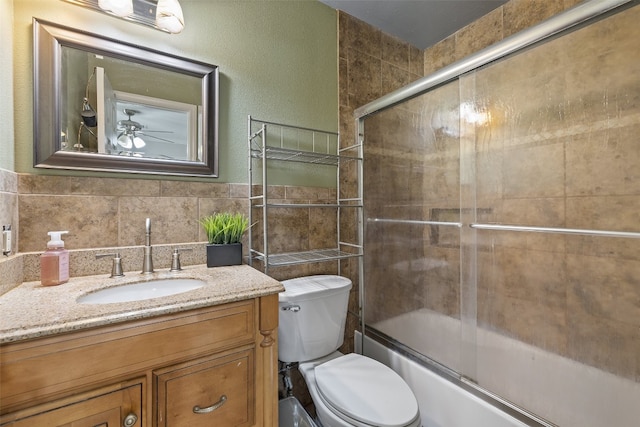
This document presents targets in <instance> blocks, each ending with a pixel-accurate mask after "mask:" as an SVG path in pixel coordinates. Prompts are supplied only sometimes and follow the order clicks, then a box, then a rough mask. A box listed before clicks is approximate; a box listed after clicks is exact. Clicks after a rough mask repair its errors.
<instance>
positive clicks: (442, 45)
mask: <svg viewBox="0 0 640 427" xmlns="http://www.w3.org/2000/svg"><path fill="white" fill-rule="evenodd" d="M457 59H458V58H457V57H456V38H455V36H453V35H452V36H450V37H447V38H446V39H444V40H442V41H440V42H438V43H436V44H435V45H433V46H432V47H430V48H428V49H426V50H425V51H424V75H425V76H428V75H429V74H431V73H433V72H436V71H438V70H439V69H441V68H443V67H445V66H447V65H449V64H451V63H453V62H455V61H456V60H457Z"/></svg>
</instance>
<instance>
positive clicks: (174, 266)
mask: <svg viewBox="0 0 640 427" xmlns="http://www.w3.org/2000/svg"><path fill="white" fill-rule="evenodd" d="M190 250H192V249H191V248H175V249H174V250H173V255H172V256H171V269H170V270H169V271H174V272H175V271H180V270H182V267H181V266H180V252H186V251H190Z"/></svg>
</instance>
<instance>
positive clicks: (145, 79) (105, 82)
mask: <svg viewBox="0 0 640 427" xmlns="http://www.w3.org/2000/svg"><path fill="white" fill-rule="evenodd" d="M61 65H62V76H64V77H65V78H66V82H64V83H65V84H64V85H63V87H64V90H63V93H62V97H61V100H62V104H63V105H67V106H68V108H67V111H66V112H65V114H63V115H61V118H60V120H61V124H60V127H61V129H62V131H61V138H60V149H61V150H64V151H71V152H73V151H82V152H88V153H101V154H110V155H117V156H134V157H147V158H154V159H171V160H190V161H202V158H201V155H202V151H201V150H198V141H199V140H200V139H201V134H202V133H201V132H200V131H199V129H200V126H199V124H200V123H202V120H201V119H200V116H201V114H202V105H201V96H200V92H199V89H200V86H199V83H200V81H199V79H198V78H196V77H193V76H186V75H182V74H179V73H174V72H171V71H167V70H162V69H157V68H153V67H149V66H146V65H143V64H135V63H128V62H126V61H122V60H118V59H115V58H111V57H106V56H104V55H97V54H94V53H90V52H84V51H82V50H79V49H74V48H70V47H63V48H62V64H61ZM82 69H84V70H86V71H85V74H86V76H81V75H80V73H79V71H80V70H82ZM83 77H84V78H83ZM76 129H77V131H76Z"/></svg>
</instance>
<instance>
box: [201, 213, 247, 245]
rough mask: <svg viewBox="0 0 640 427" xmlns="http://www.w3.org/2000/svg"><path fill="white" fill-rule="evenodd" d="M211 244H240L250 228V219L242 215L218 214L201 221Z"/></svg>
mask: <svg viewBox="0 0 640 427" xmlns="http://www.w3.org/2000/svg"><path fill="white" fill-rule="evenodd" d="M200 224H201V225H202V227H203V228H204V231H205V232H206V233H207V240H208V241H209V243H211V244H218V245H228V244H232V243H240V240H241V239H242V235H243V234H244V232H245V231H247V228H249V219H248V218H247V217H246V216H244V215H243V214H241V213H235V214H230V213H216V214H213V215H209V216H206V217H204V218H202V219H201V220H200Z"/></svg>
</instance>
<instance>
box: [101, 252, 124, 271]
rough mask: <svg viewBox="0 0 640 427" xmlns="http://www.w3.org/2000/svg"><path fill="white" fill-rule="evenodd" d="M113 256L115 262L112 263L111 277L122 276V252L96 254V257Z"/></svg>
mask: <svg viewBox="0 0 640 427" xmlns="http://www.w3.org/2000/svg"><path fill="white" fill-rule="evenodd" d="M108 256H112V257H113V264H112V265H111V276H109V277H122V276H124V273H123V272H122V258H120V252H111V253H108V254H96V259H98V258H104V257H108Z"/></svg>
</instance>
